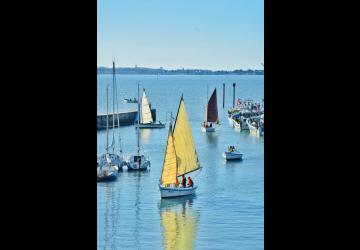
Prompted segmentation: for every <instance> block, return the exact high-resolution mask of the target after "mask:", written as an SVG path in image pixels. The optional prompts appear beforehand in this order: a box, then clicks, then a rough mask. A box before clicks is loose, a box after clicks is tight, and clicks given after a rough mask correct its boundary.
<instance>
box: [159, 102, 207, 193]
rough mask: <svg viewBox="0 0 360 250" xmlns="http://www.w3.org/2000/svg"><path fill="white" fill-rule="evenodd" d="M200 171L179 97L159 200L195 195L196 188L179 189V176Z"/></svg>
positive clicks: (162, 173)
mask: <svg viewBox="0 0 360 250" xmlns="http://www.w3.org/2000/svg"><path fill="white" fill-rule="evenodd" d="M199 169H200V164H199V159H198V156H197V153H196V149H195V144H194V140H193V137H192V133H191V128H190V123H189V118H188V115H187V112H186V108H185V102H184V99H183V97H182V96H181V100H180V104H179V108H178V113H177V116H176V120H175V125H174V128H172V124H171V122H170V125H169V134H168V139H167V144H166V150H165V157H164V163H163V168H162V172H161V177H160V180H159V189H160V194H161V198H168V197H178V196H185V195H193V194H195V190H196V189H197V186H191V187H180V185H177V178H178V177H179V176H182V175H185V174H188V173H191V172H194V171H197V170H199Z"/></svg>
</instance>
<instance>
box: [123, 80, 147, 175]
mask: <svg viewBox="0 0 360 250" xmlns="http://www.w3.org/2000/svg"><path fill="white" fill-rule="evenodd" d="M138 93H139V84H138ZM139 111H140V104H138V116H139V115H140V112H139ZM137 120H138V125H139V123H140V117H138V119H137ZM139 128H140V127H139V126H137V127H136V134H137V154H136V155H134V156H131V157H130V159H129V161H128V164H127V167H128V170H146V169H147V168H148V167H150V161H149V160H148V159H147V158H146V157H145V156H144V155H141V154H140V131H139Z"/></svg>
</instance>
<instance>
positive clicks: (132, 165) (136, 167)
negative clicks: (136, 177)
mask: <svg viewBox="0 0 360 250" xmlns="http://www.w3.org/2000/svg"><path fill="white" fill-rule="evenodd" d="M127 167H128V170H146V169H147V168H148V167H150V161H148V160H146V161H143V162H141V164H140V166H139V163H138V162H129V163H128V165H127Z"/></svg>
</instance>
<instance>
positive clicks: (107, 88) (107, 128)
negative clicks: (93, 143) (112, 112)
mask: <svg viewBox="0 0 360 250" xmlns="http://www.w3.org/2000/svg"><path fill="white" fill-rule="evenodd" d="M106 153H107V154H108V153H109V86H106Z"/></svg>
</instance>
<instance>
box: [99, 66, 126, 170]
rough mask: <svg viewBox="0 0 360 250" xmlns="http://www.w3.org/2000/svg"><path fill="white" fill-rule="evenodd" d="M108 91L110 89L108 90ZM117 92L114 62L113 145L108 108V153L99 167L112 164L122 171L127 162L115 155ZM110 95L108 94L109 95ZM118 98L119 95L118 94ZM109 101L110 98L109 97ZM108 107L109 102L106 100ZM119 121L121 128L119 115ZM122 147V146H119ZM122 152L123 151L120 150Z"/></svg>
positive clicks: (115, 168)
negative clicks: (110, 138)
mask: <svg viewBox="0 0 360 250" xmlns="http://www.w3.org/2000/svg"><path fill="white" fill-rule="evenodd" d="M106 91H108V89H107V90H106ZM115 92H116V77H115V62H114V61H113V116H112V132H113V133H112V134H113V137H112V143H111V145H110V146H109V112H108V107H107V110H106V112H107V114H106V153H105V154H102V155H101V156H100V159H99V161H100V162H99V165H100V166H104V165H108V164H110V165H111V167H112V168H113V169H114V170H116V171H119V170H121V169H122V167H123V165H124V163H125V161H124V159H123V158H122V157H120V156H119V155H117V154H115ZM107 95H108V93H107ZM116 98H117V94H116ZM107 99H108V97H107ZM106 102H107V105H108V100H106ZM117 121H118V127H119V126H120V119H119V113H118V114H117ZM119 146H120V147H121V145H119ZM110 148H112V151H113V152H112V153H109V149H110ZM120 152H121V149H120Z"/></svg>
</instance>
